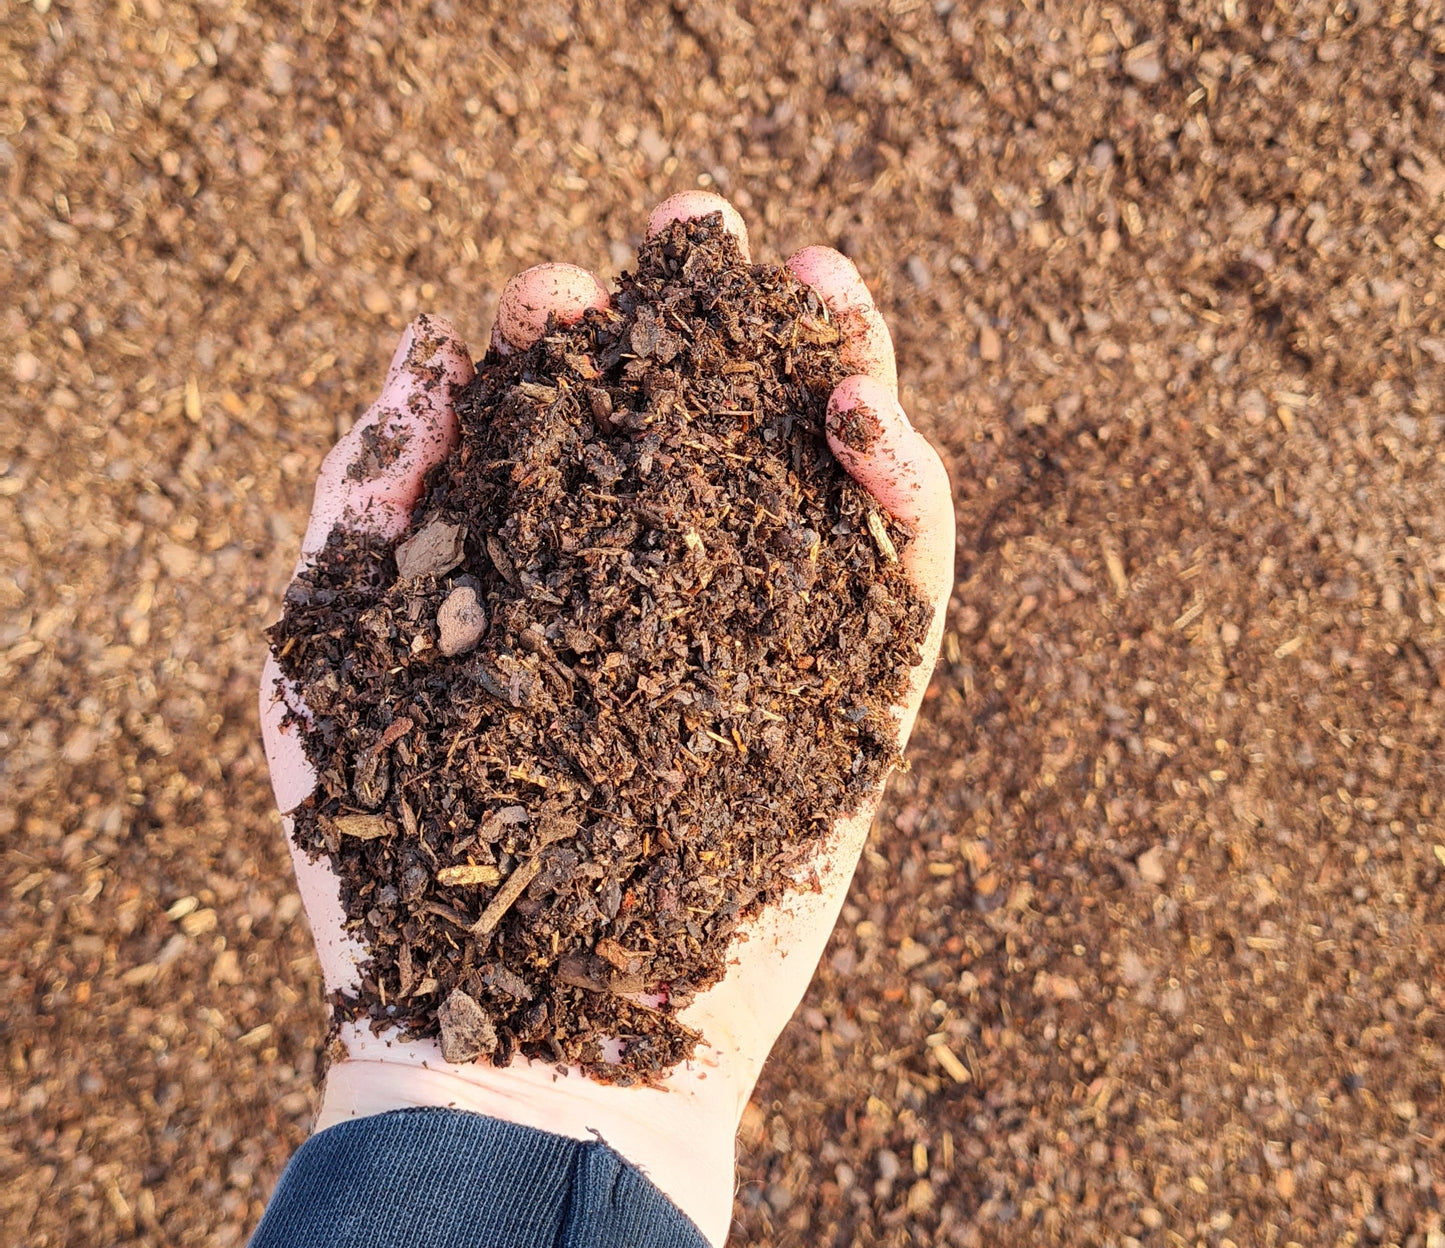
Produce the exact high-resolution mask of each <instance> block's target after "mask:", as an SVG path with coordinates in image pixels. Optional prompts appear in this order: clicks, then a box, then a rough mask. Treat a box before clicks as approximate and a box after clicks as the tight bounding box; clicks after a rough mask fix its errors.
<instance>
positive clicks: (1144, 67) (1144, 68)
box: [1124, 43, 1164, 86]
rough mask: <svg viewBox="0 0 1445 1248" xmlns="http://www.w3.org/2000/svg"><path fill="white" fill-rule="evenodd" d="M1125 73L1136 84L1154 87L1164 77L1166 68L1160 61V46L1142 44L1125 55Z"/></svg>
mask: <svg viewBox="0 0 1445 1248" xmlns="http://www.w3.org/2000/svg"><path fill="white" fill-rule="evenodd" d="M1124 72H1125V73H1126V74H1128V75H1129V77H1130V78H1132V79H1133V80H1134V81H1135V82H1142V83H1144V84H1145V85H1146V86H1149V85H1152V84H1153V83H1156V82H1158V81H1159V79H1160V78H1162V77H1163V76H1164V66H1163V65H1162V64H1161V63H1160V61H1159V45H1158V44H1155V43H1141V44H1139V46H1138V47H1135V48H1130V49H1129V51H1128V52H1126V53H1125V54H1124Z"/></svg>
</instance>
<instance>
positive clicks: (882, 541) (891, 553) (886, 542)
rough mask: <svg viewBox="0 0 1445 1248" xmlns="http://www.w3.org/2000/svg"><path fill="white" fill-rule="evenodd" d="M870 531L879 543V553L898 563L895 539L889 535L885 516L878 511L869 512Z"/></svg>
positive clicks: (874, 539)
mask: <svg viewBox="0 0 1445 1248" xmlns="http://www.w3.org/2000/svg"><path fill="white" fill-rule="evenodd" d="M868 532H869V533H871V534H872V535H873V541H874V542H875V543H877V546H878V553H879V554H880V555H882V556H883V558H884V559H886V560H887V561H888V562H889V563H897V562H898V548H897V547H896V546H894V544H893V539H892V538H891V537H889V536H888V530H887V528H885V527H884V524H883V517H882V516H880V515H879V514H878V513H877V512H876V511H870V512H869V513H868Z"/></svg>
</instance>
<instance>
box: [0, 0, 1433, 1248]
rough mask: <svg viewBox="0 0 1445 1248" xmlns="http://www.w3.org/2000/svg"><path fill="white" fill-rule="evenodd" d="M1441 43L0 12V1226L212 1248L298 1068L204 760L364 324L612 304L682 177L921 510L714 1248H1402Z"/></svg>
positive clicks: (1137, 20) (1420, 30)
mask: <svg viewBox="0 0 1445 1248" xmlns="http://www.w3.org/2000/svg"><path fill="white" fill-rule="evenodd" d="M1442 39H1445V9H1442V6H1441V5H1440V3H1439V2H1438V0H1422V2H1420V3H1414V2H1410V3H1406V2H1405V0H1361V2H1360V3H1355V4H1350V5H1340V4H1337V3H1334V0H1301V2H1299V3H1292V4H1288V5H1274V6H1272V7H1267V6H1265V5H1263V4H1255V3H1251V2H1249V0H1239V2H1238V3H1224V2H1223V0H1221V2H1220V3H1182V4H1181V3H1169V4H1166V3H1164V2H1163V0H1135V2H1133V3H1130V4H1127V5H1124V4H1116V3H1102V2H1100V3H1095V2H1093V0H1040V2H1039V3H1036V4H1032V5H1007V4H985V3H981V2H980V3H975V2H972V0H958V2H956V3H952V4H949V3H946V2H945V3H934V2H930V3H924V4H917V3H913V2H911V0H898V2H896V3H890V4H888V5H887V6H886V8H885V6H883V5H882V4H878V5H862V4H857V5H844V4H813V3H806V4H805V3H801V2H799V3H793V2H791V0H779V2H777V3H769V4H758V3H740V4H737V5H724V4H715V3H693V4H688V5H685V6H684V5H673V4H662V3H657V4H631V5H621V4H612V3H600V2H595V0H588V2H585V3H584V2H579V3H576V4H553V3H546V2H544V3H537V4H527V5H515V4H513V5H490V4H487V5H470V6H466V7H465V8H464V7H463V6H460V5H456V4H455V3H451V2H448V0H431V2H429V3H417V4H385V3H379V4H376V5H370V6H356V5H352V6H339V7H336V6H326V5H305V4H303V5H300V6H297V7H295V8H287V9H285V10H282V9H280V8H270V7H266V6H264V5H252V6H239V5H231V6H226V5H210V6H204V7H198V6H195V5H191V4H181V3H175V2H172V0H120V2H118V3H107V4H99V3H95V0H54V2H53V3H50V4H45V3H42V2H36V3H31V4H24V5H12V6H11V8H10V10H9V12H8V13H7V17H6V20H5V21H4V22H3V23H0V78H3V81H4V84H5V89H4V91H3V92H0V99H3V104H0V182H3V194H0V293H3V298H0V376H3V377H4V378H5V385H4V386H3V387H0V413H3V415H0V553H3V559H4V564H3V574H0V676H3V679H0V725H3V727H0V734H3V735H0V842H3V853H4V878H3V883H4V889H3V891H0V982H3V984H4V987H5V991H6V994H7V995H6V1000H7V1002H8V1008H7V1009H6V1011H5V1013H4V1018H3V1021H0V1039H3V1051H4V1055H5V1061H6V1076H7V1077H6V1080H5V1081H4V1083H3V1086H0V1126H3V1133H0V1141H3V1143H0V1227H3V1233H0V1239H3V1240H4V1241H5V1242H6V1243H17V1244H24V1245H27V1248H41V1246H46V1248H59V1246H60V1245H66V1246H67V1248H72V1246H73V1248H90V1246H92V1245H93V1246H95V1248H101V1246H105V1248H109V1245H113V1244H116V1243H127V1244H136V1245H146V1246H150V1248H159V1246H160V1245H168V1246H169V1245H201V1244H204V1245H207V1246H210V1245H221V1246H222V1248H225V1246H226V1245H236V1244H240V1243H242V1242H244V1240H245V1237H246V1236H247V1234H249V1232H250V1230H251V1228H252V1227H254V1226H255V1224H256V1221H257V1220H258V1218H259V1216H260V1211H261V1208H262V1206H263V1204H264V1202H265V1200H266V1198H267V1197H268V1195H269V1194H270V1191H271V1188H272V1186H273V1185H274V1183H275V1181H276V1177H277V1175H278V1174H279V1173H280V1171H281V1168H282V1167H283V1166H284V1165H285V1163H286V1160H287V1158H288V1157H289V1156H290V1155H291V1153H292V1152H293V1151H294V1149H295V1148H296V1147H297V1146H298V1145H299V1144H300V1142H301V1141H302V1140H303V1139H305V1137H306V1133H307V1131H308V1129H309V1125H310V1120H311V1112H312V1108H313V1106H314V1104H315V1085H316V1062H317V1053H318V1051H319V1049H320V1046H321V1044H322V1043H323V1040H324V1036H325V1020H324V1012H323V1003H322V992H321V980H320V974H319V972H318V969H317V966H316V961H315V958H314V955H313V952H312V948H311V942H310V938H309V936H308V934H307V932H306V927H305V923H304V920H303V919H302V918H301V916H300V901H299V898H298V897H297V895H296V893H295V891H294V885H293V883H292V880H291V876H290V869H289V864H288V860H287V853H286V847H285V844H284V842H283V839H282V834H281V829H280V823H279V821H278V819H277V817H276V814H275V810H274V803H273V801H272V797H271V792H270V788H269V785H268V784H267V780H266V772H265V764H264V760H263V758H262V753H261V747H260V742H259V734H258V730H257V725H256V713H255V704H256V683H257V679H258V675H259V670H260V662H261V655H262V650H263V647H262V645H261V641H260V638H261V633H262V631H263V630H264V629H265V628H266V627H267V626H268V625H269V624H271V623H272V622H273V620H274V619H275V612H276V609H277V604H278V603H279V602H280V601H281V597H282V595H283V594H284V592H285V589H286V585H287V583H288V581H289V579H290V575H291V570H292V565H293V562H294V559H295V555H296V549H297V546H298V543H299V540H300V533H301V531H302V528H303V527H304V524H305V520H306V514H307V509H308V507H309V504H310V500H311V488H312V483H313V481H314V479H315V475H316V470H317V467H318V466H319V464H320V462H321V458H322V456H323V455H324V454H325V452H326V450H327V449H328V448H329V447H330V445H331V444H332V442H333V441H334V440H335V438H336V435H337V432H338V430H339V429H344V428H346V427H347V426H349V424H350V422H351V421H352V420H353V419H354V418H355V417H356V415H357V414H359V413H360V412H361V411H362V410H363V409H364V408H365V406H366V405H367V404H368V403H369V402H371V400H372V399H373V398H374V397H375V396H376V393H377V391H378V390H379V388H380V385H381V381H382V378H383V376H384V374H385V370H386V365H387V361H388V360H389V359H390V357H391V353H392V351H393V350H394V348H395V346H396V341H397V337H398V335H399V334H400V332H401V330H402V327H403V326H404V325H405V324H406V323H407V321H408V320H409V319H410V318H411V317H413V316H414V315H416V314H417V313H418V312H421V311H430V312H437V313H444V314H446V315H449V316H451V317H452V318H453V319H454V320H455V322H456V323H457V325H458V327H459V329H460V330H461V331H462V333H463V334H464V335H465V336H466V337H467V339H468V341H469V342H470V343H471V345H472V347H473V349H474V351H479V350H480V349H481V348H482V347H483V345H484V344H485V343H486V341H487V339H486V334H487V332H488V330H489V328H490V324H491V319H492V312H493V310H494V306H495V298H496V292H498V291H499V290H500V289H501V287H502V284H503V282H504V281H505V280H506V279H507V277H508V276H510V275H511V274H512V273H514V272H516V271H517V270H519V269H521V268H524V267H525V266H527V265H529V264H535V263H538V262H540V261H544V260H570V261H574V262H577V263H581V264H588V265H594V266H597V267H598V268H599V272H600V275H601V276H602V277H603V278H604V279H605V280H608V281H611V280H613V279H615V277H616V275H617V273H618V272H619V271H620V270H622V269H624V268H630V267H631V266H632V264H633V257H634V256H635V254H636V247H637V244H638V242H639V241H640V235H641V233H642V229H643V223H644V222H645V221H646V219H647V213H648V211H649V210H650V209H651V207H652V206H653V205H654V204H656V203H657V202H658V200H660V199H661V198H662V197H663V196H665V195H667V194H669V193H670V192H672V191H676V190H679V189H682V188H685V187H694V186H699V185H704V184H708V185H711V186H713V187H715V188H717V189H719V190H721V191H723V192H724V193H726V194H728V195H729V196H730V197H731V198H732V199H733V201H734V202H735V203H736V204H737V206H738V208H739V209H740V210H741V211H742V213H743V215H744V216H745V217H746V218H747V220H748V223H749V226H750V227H751V230H752V239H753V246H754V254H755V256H756V257H757V258H758V259H761V260H767V261H780V260H782V259H784V258H786V257H787V256H788V255H789V254H790V253H791V251H792V250H793V249H795V248H798V247H802V246H805V245H807V244H811V243H824V244H828V245H831V246H837V247H841V248H842V249H843V250H845V251H846V252H848V254H849V255H851V256H852V257H853V259H854V260H855V261H856V262H857V264H858V266H859V268H860V270H861V271H862V273H863V275H864V277H865V278H866V279H867V281H868V282H869V284H870V286H871V287H872V289H873V291H874V293H875V295H876V296H877V300H878V304H879V306H880V308H881V309H882V311H883V312H884V314H885V315H886V317H887V318H888V321H889V324H890V326H891V328H892V332H893V336H894V341H895V343H896V345H897V347H898V360H899V375H900V379H901V384H902V397H903V402H904V404H905V406H906V407H907V409H908V411H909V413H910V415H911V416H912V417H913V419H914V421H915V422H916V423H917V424H918V426H919V427H920V428H921V429H922V430H923V431H924V432H926V433H927V434H928V436H929V437H930V438H932V439H933V440H934V442H935V443H936V444H937V445H938V446H939V448H940V449H941V451H942V453H943V455H944V458H945V460H946V461H947V463H948V466H949V469H950V472H951V475H952V479H953V482H954V489H955V503H956V505H957V509H958V517H959V547H958V572H959V584H958V589H957V592H956V594H955V597H954V602H953V605H952V608H951V610H950V614H949V618H948V621H947V631H946V633H945V636H944V652H943V661H942V662H941V664H940V665H939V669H938V671H937V672H936V673H935V676H934V681H933V685H932V691H931V694H930V696H929V698H928V700H927V701H926V703H925V704H924V707H923V711H922V714H921V716H920V719H919V723H918V728H917V730H916V731H915V733H914V737H913V741H912V743H911V745H910V748H909V752H908V759H909V762H910V763H911V770H909V771H908V772H907V773H905V774H903V775H901V776H899V777H897V778H896V779H895V780H894V781H893V783H892V785H891V797H890V799H889V800H888V802H887V803H886V805H885V807H884V809H883V810H882V811H881V812H880V815H879V818H878V819H877V821H876V823H875V825H874V830H873V836H872V840H871V841H870V843H869V846H868V849H867V850H866V851H865V853H864V857H863V861H862V864H861V867H860V870H859V874H858V877H857V879H856V881H855V884H854V887H853V891H852V894H851V896H850V899H849V902H848V905H847V907H846V908H845V910H844V914H843V918H842V921H841V922H840V923H839V925H838V929H837V931H836V933H835V935H834V938H833V943H832V945H831V947H830V948H829V950H828V952H827V955H826V956H825V957H824V959H823V963H822V965H821V967H820V968H819V973H818V976H817V978H816V980H815V982H814V985H813V988H812V989H811V991H810V993H809V996H808V999H807V1000H806V1001H805V1003H804V1005H803V1007H802V1009H800V1011H799V1012H798V1015H797V1017H796V1018H795V1020H794V1021H793V1023H792V1024H790V1026H789V1027H788V1029H787V1031H786V1032H785V1033H784V1036H783V1038H782V1041H781V1042H780V1044H779V1047H778V1049H777V1050H776V1051H775V1053H774V1055H773V1058H772V1060H771V1061H770V1062H769V1064H768V1066H767V1068H766V1069H765V1071H764V1073H763V1078H762V1082H761V1083H760V1085H759V1087H758V1089H757V1093H756V1095H755V1096H754V1098H753V1101H752V1102H751V1104H750V1105H749V1106H748V1109H747V1111H746V1113H745V1114H744V1116H743V1124H742V1133H741V1136H740V1153H739V1158H740V1174H739V1178H740V1185H739V1192H738V1200H737V1204H736V1221H735V1225H734V1228H733V1238H732V1242H733V1243H736V1244H746V1245H753V1246H755V1248H763V1246H765V1245H766V1246H774V1245H776V1246H777V1248H784V1246H787V1248H793V1246H797V1245H805V1244H806V1245H814V1244H825V1245H844V1244H858V1245H861V1246H863V1248H873V1246H875V1245H887V1246H889V1248H903V1246H904V1245H910V1246H912V1245H949V1246H950V1248H952V1246H954V1245H957V1246H959V1248H972V1246H973V1245H983V1244H987V1245H989V1248H1025V1246H1027V1248H1037V1245H1039V1244H1040V1243H1043V1244H1048V1245H1059V1246H1060V1248H1094V1246H1096V1245H1120V1246H1124V1248H1132V1245H1133V1244H1134V1243H1137V1244H1139V1245H1143V1246H1144V1248H1178V1245H1179V1243H1180V1241H1183V1242H1184V1243H1185V1244H1188V1245H1190V1246H1191V1248H1192V1246H1193V1245H1195V1244H1198V1243H1201V1242H1202V1243H1204V1244H1206V1245H1208V1248H1225V1245H1226V1244H1230V1243H1232V1244H1235V1245H1239V1246H1240V1248H1245V1246H1247V1245H1254V1244H1260V1245H1271V1244H1272V1245H1274V1246H1275V1248H1284V1246H1285V1245H1288V1244H1290V1243H1295V1244H1299V1245H1302V1246H1303V1248H1313V1246H1314V1245H1327V1246H1333V1245H1337V1244H1351V1243H1354V1244H1361V1245H1363V1244H1376V1243H1377V1244H1381V1245H1387V1244H1391V1243H1395V1244H1399V1245H1401V1246H1402V1248H1405V1246H1407V1245H1408V1246H1409V1248H1434V1245H1435V1243H1436V1242H1437V1241H1438V1237H1439V1236H1440V1235H1441V1234H1442V1233H1445V1227H1442V1214H1441V1211H1442V1208H1445V1105H1442V1088H1441V1084H1440V1071H1441V1068H1442V1065H1445V1054H1442V1050H1445V1034H1442V1020H1445V974H1442V969H1441V968H1442V967H1445V923H1442V919H1441V914H1442V911H1441V906H1440V899H1441V895H1442V889H1445V862H1442V857H1445V848H1442V847H1445V817H1442V806H1441V798H1440V794H1441V793H1442V791H1445V762H1442V760H1445V740H1442V728H1445V687H1442V683H1441V682H1442V676H1445V602H1442V598H1445V591H1442V584H1445V556H1442V551H1445V513H1442V508H1441V504H1440V500H1441V498H1442V497H1445V460H1442V458H1441V455H1440V448H1441V446H1442V444H1445V426H1442V421H1441V412H1442V410H1445V345H1442V344H1445V304H1442V300H1445V264H1442V257H1445V252H1442V250H1441V246H1440V243H1439V241H1438V239H1439V237H1440V236H1441V235H1442V226H1445V217H1442V205H1445V201H1442V192H1445V183H1442V181H1441V172H1440V162H1441V152H1440V148H1439V136H1440V134H1441V133H1442V126H1445V86H1442V81H1441V77H1440V73H1441V68H1442V65H1441V60H1440V57H1441V48H1442V46H1445V45H1442ZM478 291H481V292H484V294H483V295H482V298H481V301H480V304H479V303H478V295H477V292H478ZM485 292H491V293H485Z"/></svg>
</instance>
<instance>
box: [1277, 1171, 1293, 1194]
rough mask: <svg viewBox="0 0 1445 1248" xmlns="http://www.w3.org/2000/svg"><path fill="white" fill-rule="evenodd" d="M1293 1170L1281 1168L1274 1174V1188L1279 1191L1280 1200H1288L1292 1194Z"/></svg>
mask: <svg viewBox="0 0 1445 1248" xmlns="http://www.w3.org/2000/svg"><path fill="white" fill-rule="evenodd" d="M1294 1187H1295V1183H1294V1171H1293V1170H1281V1171H1280V1172H1279V1173H1278V1174H1277V1175H1275V1176H1274V1190H1275V1191H1276V1192H1278V1193H1279V1198H1280V1199H1281V1200H1289V1199H1290V1198H1291V1197H1292V1196H1293V1195H1294Z"/></svg>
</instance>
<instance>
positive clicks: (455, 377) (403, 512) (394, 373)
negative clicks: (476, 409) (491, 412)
mask: <svg viewBox="0 0 1445 1248" xmlns="http://www.w3.org/2000/svg"><path fill="white" fill-rule="evenodd" d="M471 379H472V361H471V357H470V356H469V355H468V354H467V349H466V347H465V346H464V345H463V343H462V340H461V339H460V338H459V337H458V336H457V333H456V330H454V329H453V328H452V327H451V325H450V324H449V323H448V322H447V321H445V320H443V319H442V318H441V317H438V316H421V317H418V318H417V319H416V320H415V321H413V322H412V323H411V324H410V325H408V326H407V328H406V332H405V333H403V334H402V336H401V343H400V345H398V347H397V349H396V355H395V356H393V357H392V361H391V368H390V370H389V371H388V372H387V375H386V384H385V385H384V386H383V387H382V391H381V397H380V398H379V399H377V401H376V402H375V403H373V404H372V405H371V407H370V408H368V409H367V411H366V414H365V415H364V416H363V417H362V418H361V419H360V420H359V421H357V422H356V424H355V425H353V426H352V428H351V430H350V432H348V433H347V434H346V436H345V437H343V438H342V439H341V440H340V441H339V442H337V444H336V445H335V446H334V447H332V448H331V451H330V452H329V453H328V454H327V456H326V458H325V460H323V461H322V464H321V471H320V473H318V474H317V478H316V494H315V497H314V500H313V501H312V504H311V519H310V521H309V522H308V523H307V526H306V536H305V537H304V538H303V539H302V542H301V560H300V562H299V563H298V564H297V570H298V571H300V570H301V569H302V568H304V567H306V566H307V565H308V564H309V563H310V561H311V560H313V559H314V558H315V557H316V555H317V554H318V553H319V552H320V550H321V548H322V547H323V546H325V545H326V539H327V537H329V536H330V534H331V530H332V529H333V528H335V527H336V525H337V524H341V523H344V524H346V525H348V526H350V527H352V528H355V529H359V530H363V531H365V532H370V533H376V534H377V535H378V536H381V537H395V536H397V535H398V534H400V533H401V532H402V530H403V529H405V528H406V526H407V523H408V522H409V521H410V519H411V509H412V508H413V507H414V506H415V505H416V500H417V498H418V496H419V495H420V493H421V487H422V481H423V479H424V478H425V476H426V474H427V472H428V471H430V469H431V468H432V467H434V466H435V465H436V464H438V463H440V462H441V460H442V459H444V458H445V457H446V455H447V453H448V452H449V451H450V450H451V449H452V447H453V446H455V445H456V441H457V418H456V413H455V412H454V411H453V409H452V392H453V390H454V389H455V388H456V387H457V386H463V385H465V384H466V383H467V382H469V381H470V380H471Z"/></svg>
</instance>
